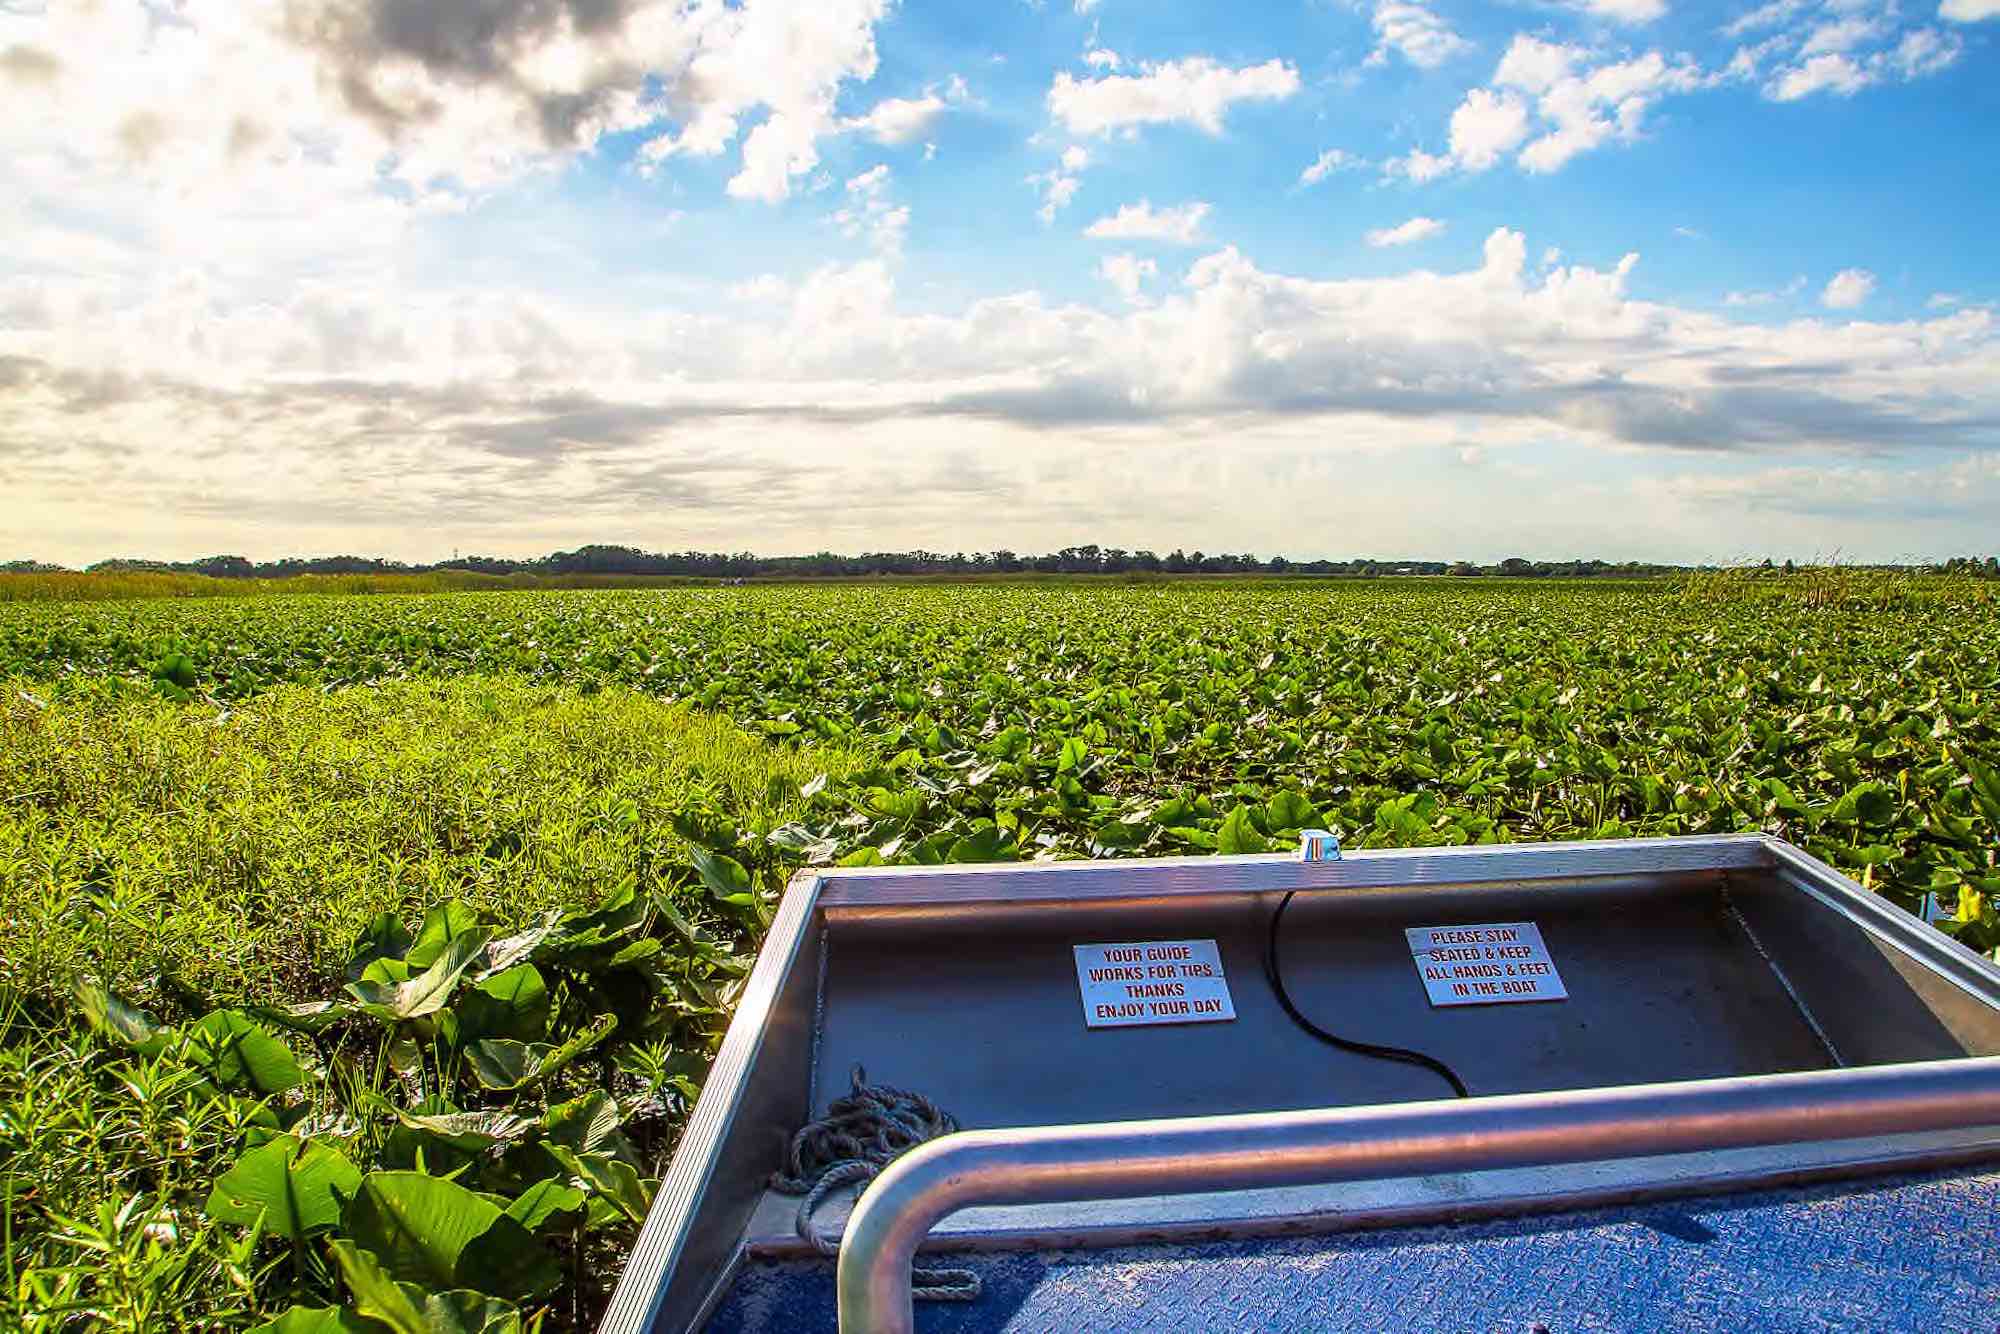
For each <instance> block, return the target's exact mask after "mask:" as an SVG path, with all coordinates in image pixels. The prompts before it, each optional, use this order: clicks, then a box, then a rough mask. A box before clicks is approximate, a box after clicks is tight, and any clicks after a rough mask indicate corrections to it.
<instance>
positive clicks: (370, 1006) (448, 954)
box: [347, 927, 492, 1021]
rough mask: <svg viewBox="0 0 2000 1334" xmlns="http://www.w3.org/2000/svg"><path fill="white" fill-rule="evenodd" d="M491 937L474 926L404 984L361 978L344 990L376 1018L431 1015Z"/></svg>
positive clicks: (438, 1008) (441, 1004)
mask: <svg viewBox="0 0 2000 1334" xmlns="http://www.w3.org/2000/svg"><path fill="white" fill-rule="evenodd" d="M491 934H492V933H491V932H489V931H488V930H487V929H486V928H485V927H474V928H473V929H472V930H470V931H466V932H463V933H461V934H459V935H457V936H454V937H453V938H452V940H451V942H450V944H448V945H447V946H446V947H445V951H444V953H443V954H441V955H439V956H438V958H437V960H436V961H435V962H433V963H432V964H431V965H430V966H429V967H427V968H425V969H424V971H423V972H421V973H419V974H417V975H416V976H415V977H412V978H410V979H409V980H408V981H406V982H396V983H388V982H377V981H373V980H371V979H368V978H363V979H361V980H360V981H358V982H349V983H348V984H347V990H348V992H349V994H351V995H352V996H353V997H354V998H355V999H356V1000H358V1001H360V1002H361V1005H362V1008H363V1009H365V1010H367V1011H368V1012H369V1013H370V1014H372V1015H375V1016H377V1017H378V1018H382V1019H387V1020H391V1021H396V1020H403V1019H415V1018H418V1017H420V1016H423V1015H427V1014H435V1013H436V1012H437V1011H439V1010H441V1009H443V1008H444V1004H445V1002H446V1001H448V1000H450V999H451V993H452V991H453V990H454V989H455V988H456V987H457V986H458V982H459V979H460V978H461V977H463V976H464V975H465V971H466V970H467V969H468V968H470V967H472V965H473V964H474V963H475V962H477V961H478V959H479V956H480V954H481V953H482V952H483V951H484V950H485V948H486V942H487V940H488V939H489V938H490V936H491Z"/></svg>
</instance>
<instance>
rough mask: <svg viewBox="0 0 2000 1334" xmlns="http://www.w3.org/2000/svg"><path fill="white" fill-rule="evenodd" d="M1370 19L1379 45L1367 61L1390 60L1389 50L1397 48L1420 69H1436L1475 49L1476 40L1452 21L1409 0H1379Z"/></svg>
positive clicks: (1370, 62)
mask: <svg viewBox="0 0 2000 1334" xmlns="http://www.w3.org/2000/svg"><path fill="white" fill-rule="evenodd" d="M1370 21H1371V22H1372V23H1373V25H1374V27H1375V49H1374V50H1373V51H1371V52H1369V53H1368V59H1367V60H1366V61H1365V62H1363V63H1365V64H1369V65H1383V64H1387V63H1388V60H1389V53H1390V52H1391V51H1396V52H1400V53H1401V54H1402V57H1403V59H1405V60H1407V61H1409V62H1410V63H1411V64H1412V65H1415V66H1417V67H1418V68H1419V69H1436V68H1437V67H1438V66H1439V65H1442V64H1444V62H1445V61H1447V60H1450V59H1451V58H1452V57H1453V56H1455V55H1458V54H1460V53H1462V52H1465V51H1470V50H1471V49H1472V43H1470V42H1468V41H1466V40H1465V39H1464V38H1463V37H1460V36H1459V35H1458V34H1457V33H1455V32H1453V31H1452V28H1451V25H1450V24H1449V23H1447V22H1445V21H1444V20H1443V19H1441V18H1439V17H1438V16H1437V15H1436V14H1435V13H1433V12H1432V11H1431V10H1429V9H1427V8H1425V7H1424V6H1423V5H1420V4H1412V3H1409V2H1408V0H1377V3H1376V5H1375V13H1374V15H1373V17H1372V18H1371V20H1370Z"/></svg>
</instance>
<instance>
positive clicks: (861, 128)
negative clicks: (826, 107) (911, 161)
mask: <svg viewBox="0 0 2000 1334" xmlns="http://www.w3.org/2000/svg"><path fill="white" fill-rule="evenodd" d="M948 105H949V104H948V103H947V102H946V101H945V100H944V99H943V98H942V97H939V96H938V95H937V94H935V93H925V94H924V95H923V96H922V97H914V98H903V97H889V98H884V99H883V100H882V101H880V102H877V103H876V104H875V106H874V107H873V109H871V110H870V111H869V113H868V114H867V115H865V116H856V117H854V118H852V119H850V120H845V121H842V122H841V123H840V128H841V129H843V130H854V131H858V132H860V133H862V134H865V135H867V136H868V137H869V138H871V139H873V140H874V141H875V142H876V143H878V144H907V143H909V142H911V141H912V140H914V139H919V138H922V137H923V135H924V134H925V133H926V132H927V131H929V129H930V127H931V125H932V123H933V122H935V121H936V120H937V118H938V117H939V116H941V115H943V114H944V113H945V111H946V109H947V107H948Z"/></svg>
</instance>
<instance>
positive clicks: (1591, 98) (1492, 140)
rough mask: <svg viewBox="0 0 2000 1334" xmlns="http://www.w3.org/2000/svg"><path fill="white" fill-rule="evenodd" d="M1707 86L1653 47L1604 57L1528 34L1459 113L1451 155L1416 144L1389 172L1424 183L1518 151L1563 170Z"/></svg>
mask: <svg viewBox="0 0 2000 1334" xmlns="http://www.w3.org/2000/svg"><path fill="white" fill-rule="evenodd" d="M1702 84H1703V79H1702V75H1701V72H1700V70H1699V69H1698V68H1697V67H1696V66H1695V65H1694V64H1693V63H1692V62H1691V61H1689V60H1687V59H1685V58H1681V57H1677V58H1675V59H1673V60H1669V59H1668V58H1667V57H1665V56H1664V55H1662V54H1661V53H1659V52H1658V51H1649V52H1646V53H1645V54H1644V55H1640V56H1634V57H1632V58H1630V59H1625V60H1601V59H1599V58H1598V57H1597V56H1596V55H1595V54H1594V53H1593V52H1591V51H1590V50H1588V49H1586V48H1584V47H1580V46H1574V45H1568V44H1564V43H1560V42H1548V41H1543V40H1542V39H1540V38H1538V37H1530V36H1528V35H1526V34H1521V35H1518V36H1516V37H1515V38H1514V40H1513V42H1512V43H1511V44H1510V45H1509V46H1508V48H1507V50H1506V52H1505V53H1504V54H1503V55H1502V56H1501V57H1500V62H1499V64H1498V65H1497V66H1495V68H1494V71H1493V78H1492V81H1491V86H1490V87H1486V88H1474V89H1472V90H1471V91H1470V92H1468V93H1466V95H1465V97H1464V99H1463V100H1462V101H1461V102H1460V103H1459V105H1458V107H1457V109H1456V110H1454V111H1453V112H1452V115H1451V123H1450V128H1449V146H1448V149H1447V151H1445V152H1443V153H1437V154H1432V153H1426V152H1424V151H1423V150H1421V149H1417V150H1413V151H1412V152H1411V153H1409V154H1407V155H1405V156H1404V157H1401V158H1398V159H1395V160H1393V161H1392V162H1391V163H1390V164H1389V167H1388V170H1389V171H1390V172H1391V173H1393V174H1400V175H1404V176H1407V177H1409V178H1410V179H1411V180H1416V181H1425V180H1431V179H1434V178H1436V177H1438V176H1442V175H1445V174H1447V173H1449V172H1452V171H1467V172H1480V171H1488V170H1491V169H1492V168H1493V167H1495V166H1497V165H1498V164H1499V163H1500V162H1501V161H1502V160H1504V159H1505V158H1506V157H1508V156H1509V155H1513V156H1514V158H1515V162H1516V164H1517V165H1518V166H1519V167H1520V168H1521V169H1522V170H1524V171H1529V172H1552V171H1558V170H1560V169H1561V168H1562V167H1564V166H1565V165H1567V164H1568V163H1569V162H1570V160H1571V159H1573V158H1575V157H1576V156H1577V155H1578V154H1580V153H1585V152H1588V151H1590V150H1591V149H1594V148H1597V147H1599V146H1600V145H1602V144H1605V143H1608V142H1614V141H1616V142H1629V141H1631V140H1633V139H1636V138H1638V137H1639V135H1640V134H1641V133H1642V132H1643V131H1644V128H1645V118H1646V113H1647V112H1648V111H1649V110H1650V109H1651V107H1652V106H1653V104H1654V103H1656V102H1657V101H1658V100H1659V99H1660V98H1662V97H1665V96H1667V95H1669V94H1674V93H1685V92H1690V91H1693V90H1694V89H1696V88H1699V87H1701V86H1702Z"/></svg>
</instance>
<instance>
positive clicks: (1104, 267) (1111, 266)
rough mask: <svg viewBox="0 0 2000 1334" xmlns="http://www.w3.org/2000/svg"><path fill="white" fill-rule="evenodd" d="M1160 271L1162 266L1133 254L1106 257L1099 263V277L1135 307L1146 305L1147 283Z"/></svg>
mask: <svg viewBox="0 0 2000 1334" xmlns="http://www.w3.org/2000/svg"><path fill="white" fill-rule="evenodd" d="M1159 271H1160V266H1159V265H1158V264H1156V263H1154V262H1153V261H1152V260H1150V259H1141V258H1139V257H1138V256H1137V255H1132V254H1124V253H1121V254H1116V255H1106V256H1105V257H1104V258H1103V259H1101V260H1099V261H1098V262H1097V276H1098V277H1100V278H1102V279H1104V281H1106V282H1108V283H1110V284H1111V285H1112V286H1113V287H1115V288H1117V289H1118V294H1119V295H1120V296H1122V297H1124V298H1125V300H1126V301H1128V302H1130V303H1131V304H1133V305H1135V306H1137V305H1143V304H1145V301H1146V293H1145V285H1146V281H1147V280H1148V279H1150V278H1153V277H1155V276H1157V275H1158V274H1159Z"/></svg>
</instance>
